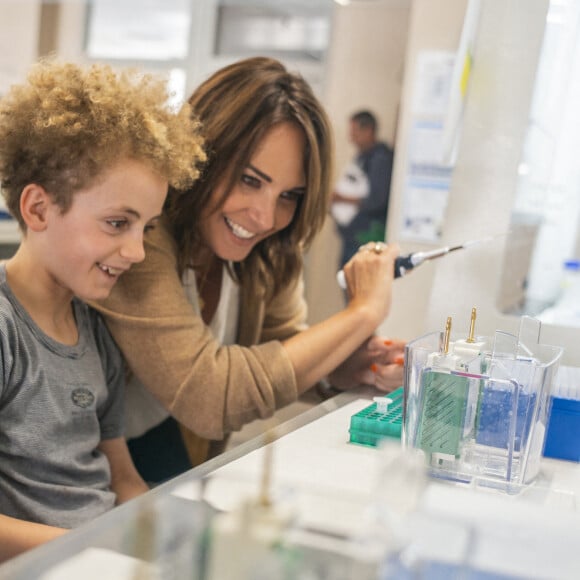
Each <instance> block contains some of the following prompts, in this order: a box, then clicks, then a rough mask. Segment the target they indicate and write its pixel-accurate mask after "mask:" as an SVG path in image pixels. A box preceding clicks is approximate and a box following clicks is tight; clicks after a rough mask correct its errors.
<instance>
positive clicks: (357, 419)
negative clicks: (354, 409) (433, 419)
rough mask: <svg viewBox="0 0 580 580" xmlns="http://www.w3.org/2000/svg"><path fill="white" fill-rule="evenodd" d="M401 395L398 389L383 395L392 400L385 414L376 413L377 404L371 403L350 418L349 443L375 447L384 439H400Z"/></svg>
mask: <svg viewBox="0 0 580 580" xmlns="http://www.w3.org/2000/svg"><path fill="white" fill-rule="evenodd" d="M403 394H404V388H403V387H399V388H398V389H396V390H395V391H393V392H392V393H389V394H387V395H385V397H388V398H389V399H392V401H393V402H392V403H390V404H389V408H388V409H387V412H386V413H379V412H377V404H376V403H373V404H372V405H369V406H368V407H365V408H364V409H363V410H362V411H359V412H358V413H356V414H354V415H353V416H352V417H351V418H350V429H349V433H350V439H349V442H350V443H356V444H357V445H365V446H366V447H377V446H378V444H379V443H380V442H381V441H382V440H383V439H385V438H387V437H391V438H393V439H400V438H401V427H402V424H403Z"/></svg>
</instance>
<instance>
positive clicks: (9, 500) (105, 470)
mask: <svg viewBox="0 0 580 580" xmlns="http://www.w3.org/2000/svg"><path fill="white" fill-rule="evenodd" d="M31 284H34V281H33V280H31ZM73 307H74V313H75V317H76V321H77V326H78V332H79V339H78V343H77V344H76V345H75V346H66V345H64V344H61V343H58V342H56V341H55V340H53V339H51V338H50V337H49V336H47V335H46V334H44V332H43V331H42V330H41V329H40V328H39V327H38V326H37V325H36V324H35V323H34V321H33V320H32V319H31V318H30V316H29V315H28V313H27V312H26V311H25V310H24V308H23V307H22V305H21V304H20V303H19V302H18V300H17V299H16V297H15V296H14V295H13V294H12V292H11V290H10V288H9V287H8V284H7V282H6V270H5V267H4V265H0V513H2V514H4V515H8V516H12V517H16V518H20V519H24V520H28V521H33V522H39V523H44V524H49V525H53V526H59V527H63V528H72V527H75V526H78V525H79V524H82V523H84V522H86V521H89V520H91V519H93V518H94V517H96V516H98V515H100V514H102V513H103V512H105V511H107V510H109V509H110V508H112V507H113V506H114V505H115V494H114V493H113V492H112V491H111V489H110V483H111V473H110V467H109V462H108V460H107V458H106V456H105V455H104V454H103V453H101V452H100V451H99V450H98V449H97V447H98V445H99V443H100V442H101V440H103V439H112V438H115V437H120V436H122V434H123V425H122V416H123V408H122V405H123V398H122V386H123V379H124V376H123V375H124V373H123V363H122V359H121V355H120V353H119V351H118V349H117V347H116V345H115V343H114V342H113V339H112V338H111V336H110V335H109V333H108V331H107V329H106V327H105V325H104V322H103V321H102V319H101V318H100V316H99V315H98V314H97V313H96V312H95V311H94V310H92V309H91V308H89V307H88V306H87V305H86V304H84V303H82V302H81V301H79V300H76V299H75V300H73Z"/></svg>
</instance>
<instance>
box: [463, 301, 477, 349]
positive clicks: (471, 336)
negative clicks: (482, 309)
mask: <svg viewBox="0 0 580 580" xmlns="http://www.w3.org/2000/svg"><path fill="white" fill-rule="evenodd" d="M476 318H477V309H476V308H472V309H471V322H470V323H469V336H468V337H467V340H466V341H465V342H469V343H473V342H475V319H476Z"/></svg>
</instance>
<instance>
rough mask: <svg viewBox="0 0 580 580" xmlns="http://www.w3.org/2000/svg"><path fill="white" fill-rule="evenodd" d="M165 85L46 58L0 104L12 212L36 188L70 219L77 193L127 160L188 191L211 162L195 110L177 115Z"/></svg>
mask: <svg viewBox="0 0 580 580" xmlns="http://www.w3.org/2000/svg"><path fill="white" fill-rule="evenodd" d="M168 97H169V95H168V93H167V89H166V84H165V82H164V81H162V80H161V79H156V78H154V77H152V76H151V75H147V74H143V73H140V72H139V71H137V70H125V71H121V72H118V73H116V72H115V71H114V70H113V69H112V68H111V67H110V66H108V65H103V64H95V65H92V66H90V67H87V68H83V67H81V66H78V65H75V64H71V63H63V62H58V61H56V60H55V59H45V60H42V61H39V62H38V63H37V64H35V65H34V66H33V67H32V69H31V71H30V73H29V75H28V79H27V82H26V83H24V84H20V85H15V86H13V87H12V88H11V89H10V91H9V92H8V93H7V94H6V96H4V97H3V98H2V99H1V100H0V180H1V188H2V194H3V195H4V197H5V199H6V204H7V206H8V209H9V211H10V213H11V214H12V215H13V216H14V217H15V218H16V219H17V220H18V222H19V224H20V227H21V228H23V229H24V222H23V220H22V216H21V214H20V207H19V206H20V195H21V193H22V190H23V188H24V187H25V186H26V185H28V184H30V183H35V184H38V185H41V186H42V187H44V189H46V190H47V191H48V192H49V193H51V194H52V195H53V196H54V200H55V202H56V203H57V204H58V205H59V207H61V209H62V211H63V213H64V212H66V211H67V210H68V209H69V208H70V206H71V203H72V198H73V195H74V193H75V192H76V191H78V190H80V189H83V188H85V187H87V186H90V185H91V184H92V183H93V182H95V181H96V180H97V179H98V177H99V176H100V175H101V174H102V173H103V172H104V171H106V170H108V169H110V168H111V166H112V165H114V164H115V163H116V162H117V161H118V160H119V159H120V158H122V157H128V158H132V159H135V160H137V161H140V162H144V163H146V164H147V165H148V166H149V167H151V169H152V170H153V171H155V172H156V173H158V174H159V175H160V176H162V177H163V178H164V179H166V180H167V181H168V182H169V184H170V185H171V186H172V187H176V188H187V187H190V186H191V185H192V183H193V182H194V180H195V179H196V178H197V176H198V164H199V163H200V162H202V161H204V160H205V154H204V152H203V148H202V144H203V140H202V138H201V136H200V133H199V126H198V123H197V121H195V120H194V118H193V116H192V114H191V110H190V107H189V106H188V105H185V106H184V107H182V108H181V109H180V110H179V111H174V110H173V109H172V108H171V107H170V105H169V104H168Z"/></svg>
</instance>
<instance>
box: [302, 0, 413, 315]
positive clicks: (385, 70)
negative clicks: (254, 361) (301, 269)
mask: <svg viewBox="0 0 580 580" xmlns="http://www.w3.org/2000/svg"><path fill="white" fill-rule="evenodd" d="M411 4H412V2H411V0H375V1H372V2H371V1H364V0H363V1H360V0H358V1H357V2H353V3H351V4H349V5H346V6H340V5H338V4H336V6H335V9H334V18H333V24H332V35H331V40H330V47H329V51H328V56H327V62H326V69H325V83H324V87H325V88H324V92H323V96H322V100H323V102H324V105H325V107H326V109H327V111H328V113H329V116H330V118H331V121H332V123H333V128H334V132H335V141H336V167H335V172H338V171H339V170H340V168H341V167H342V166H343V165H344V164H345V163H346V162H347V161H348V160H349V159H350V158H351V157H352V155H354V150H353V148H352V146H351V145H350V143H349V142H348V118H349V116H350V115H351V114H352V113H353V112H354V111H355V110H358V109H361V108H368V109H370V110H372V111H375V112H376V114H377V118H378V121H379V137H380V138H381V139H383V140H385V141H387V142H388V143H391V144H393V143H394V141H395V135H396V124H397V115H398V108H399V103H400V98H401V97H400V95H401V88H402V82H403V77H404V62H405V52H406V45H407V28H408V23H409V14H410V10H411ZM396 154H397V153H396ZM339 253H340V242H339V239H338V236H337V234H336V231H335V229H334V224H333V222H332V220H331V218H328V220H327V222H326V224H325V228H324V230H323V231H322V233H321V235H320V236H319V237H318V239H317V240H316V242H315V243H314V245H313V247H312V249H311V251H310V252H309V254H308V257H307V265H306V297H307V300H308V304H309V312H310V322H311V323H314V322H318V321H320V320H323V319H325V318H327V317H328V316H330V315H331V314H334V313H335V312H337V311H338V310H340V309H341V308H342V307H343V305H344V299H343V296H342V291H341V290H340V289H339V288H338V285H337V283H336V270H337V265H338V260H339Z"/></svg>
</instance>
